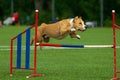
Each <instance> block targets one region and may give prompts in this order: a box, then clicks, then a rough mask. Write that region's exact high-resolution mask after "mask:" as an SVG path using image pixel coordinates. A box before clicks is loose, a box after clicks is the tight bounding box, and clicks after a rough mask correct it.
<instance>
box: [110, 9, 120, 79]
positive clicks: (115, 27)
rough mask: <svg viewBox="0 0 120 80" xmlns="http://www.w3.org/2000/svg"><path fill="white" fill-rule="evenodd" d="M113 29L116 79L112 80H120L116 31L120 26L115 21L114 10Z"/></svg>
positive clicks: (113, 14) (113, 13)
mask: <svg viewBox="0 0 120 80" xmlns="http://www.w3.org/2000/svg"><path fill="white" fill-rule="evenodd" d="M112 27H113V48H114V77H113V79H112V80H120V78H118V77H117V74H118V73H120V71H119V70H117V52H116V29H120V26H118V25H117V24H116V21H115V10H112Z"/></svg>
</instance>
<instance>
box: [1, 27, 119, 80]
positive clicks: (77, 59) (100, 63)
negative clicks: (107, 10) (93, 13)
mask: <svg viewBox="0 0 120 80" xmlns="http://www.w3.org/2000/svg"><path fill="white" fill-rule="evenodd" d="M26 28H27V27H17V26H14V27H12V26H9V27H4V28H0V46H9V44H10V39H11V38H12V37H13V36H16V34H18V33H19V32H21V31H23V30H24V29H26ZM78 34H80V35H81V39H80V40H78V39H71V38H70V37H69V36H68V37H67V38H65V39H63V40H55V39H51V41H50V43H64V44H84V45H85V44H87V45H88V44H101V45H102V44H104V45H105V44H106V45H111V44H112V43H113V42H112V29H111V28H88V29H87V30H86V31H85V32H78ZM118 34H120V32H118ZM32 35H34V34H33V31H32ZM23 39H24V38H23ZM24 44H25V43H23V45H24ZM118 51H119V50H118ZM24 52H25V51H23V53H24ZM14 55H15V56H14V57H16V54H14ZM31 55H33V51H31ZM23 57H24V55H23ZM31 59H32V57H31ZM23 63H24V62H23ZM23 65H24V64H23ZM32 66H33V61H32V60H31V67H32ZM37 72H38V73H43V74H44V75H45V76H43V77H35V78H31V79H30V80H110V79H111V78H112V77H113V49H111V48H105V49H103V48H102V49H97V48H96V49H43V50H42V51H41V50H40V49H38V50H37ZM32 73H33V71H29V70H24V71H23V70H13V76H12V77H10V76H9V51H0V80H27V79H26V78H25V76H27V75H30V74H32Z"/></svg>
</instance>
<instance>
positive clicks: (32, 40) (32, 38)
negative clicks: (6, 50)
mask: <svg viewBox="0 0 120 80" xmlns="http://www.w3.org/2000/svg"><path fill="white" fill-rule="evenodd" d="M33 42H34V37H33V38H32V40H31V43H30V45H33Z"/></svg>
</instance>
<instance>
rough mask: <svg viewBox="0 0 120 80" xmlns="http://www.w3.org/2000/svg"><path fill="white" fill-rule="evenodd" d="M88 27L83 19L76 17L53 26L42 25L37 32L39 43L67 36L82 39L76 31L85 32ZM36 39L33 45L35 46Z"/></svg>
mask: <svg viewBox="0 0 120 80" xmlns="http://www.w3.org/2000/svg"><path fill="white" fill-rule="evenodd" d="M85 29H86V26H85V24H84V21H83V20H82V18H81V17H80V18H78V16H77V17H75V18H73V19H65V20H61V21H58V22H56V23H53V24H45V23H42V24H41V25H40V27H38V30H37V43H42V42H46V43H47V42H49V40H50V38H55V39H58V40H60V39H63V38H65V37H66V36H67V35H70V36H71V38H77V39H80V36H79V35H77V34H76V31H84V30H85ZM33 41H34V38H33V39H32V42H31V44H33Z"/></svg>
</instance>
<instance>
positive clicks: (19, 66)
mask: <svg viewBox="0 0 120 80" xmlns="http://www.w3.org/2000/svg"><path fill="white" fill-rule="evenodd" d="M37 27H38V10H36V20H35V24H34V25H32V26H31V27H30V28H28V29H27V30H25V31H23V32H22V33H20V34H19V35H17V36H15V37H13V38H12V39H11V41H10V43H11V44H10V75H11V76H12V74H13V69H23V70H33V71H34V73H33V74H32V75H30V76H27V77H26V78H30V77H35V76H43V74H37V72H36V65H37V64H36V58H37V57H36V54H37V46H49V47H51V46H52V47H68V48H113V49H114V78H113V79H112V80H117V79H118V78H117V73H120V71H117V63H116V29H120V27H119V26H118V25H116V23H115V10H112V27H113V45H70V44H44V43H37ZM32 28H35V33H34V34H35V39H34V67H33V68H30V30H31V29H32ZM25 33H26V57H25V59H26V60H25V67H24V68H22V67H21V53H22V52H21V46H22V45H21V41H22V34H25ZM16 39H17V61H16V62H17V63H16V66H13V42H14V40H16Z"/></svg>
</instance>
